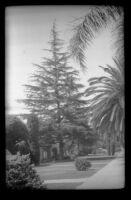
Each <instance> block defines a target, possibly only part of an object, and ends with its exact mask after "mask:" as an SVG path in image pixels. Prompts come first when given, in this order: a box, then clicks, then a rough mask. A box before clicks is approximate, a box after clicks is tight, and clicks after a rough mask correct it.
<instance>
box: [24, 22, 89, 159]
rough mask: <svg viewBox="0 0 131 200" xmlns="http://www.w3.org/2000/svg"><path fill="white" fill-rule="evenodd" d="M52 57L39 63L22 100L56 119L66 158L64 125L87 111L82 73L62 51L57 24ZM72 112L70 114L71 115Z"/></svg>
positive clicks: (43, 114)
mask: <svg viewBox="0 0 131 200" xmlns="http://www.w3.org/2000/svg"><path fill="white" fill-rule="evenodd" d="M49 44H50V49H46V51H49V52H50V53H51V57H50V58H47V57H44V58H43V62H42V64H41V65H38V64H35V65H34V66H35V67H36V68H37V69H38V70H37V73H34V74H33V75H32V76H31V78H32V83H33V84H28V85H27V84H26V85H25V87H26V94H27V96H26V99H24V100H22V102H24V103H25V104H26V105H27V106H28V109H29V110H30V111H31V112H33V113H35V114H38V115H39V116H41V117H42V118H43V120H48V121H49V122H50V121H51V120H53V122H54V124H55V127H54V130H55V131H54V132H55V134H56V136H57V141H58V142H59V144H60V150H61V151H60V152H61V153H60V155H61V158H62V157H63V135H62V131H61V126H63V123H64V122H67V121H69V117H68V115H69V113H70V115H71V116H72V117H73V118H75V115H77V114H78V111H79V112H80V109H83V108H82V107H83V105H84V104H85V100H82V99H81V97H82V96H83V92H80V89H82V88H83V87H84V86H83V85H82V84H80V83H79V78H78V75H79V73H78V71H76V70H74V69H73V67H71V66H69V65H68V60H69V55H68V53H67V52H62V48H63V45H64V41H63V40H61V39H59V37H58V32H57V31H56V25H55V23H54V24H53V28H52V30H51V40H50V41H49ZM67 113H68V114H67Z"/></svg>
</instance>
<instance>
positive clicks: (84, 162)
mask: <svg viewBox="0 0 131 200" xmlns="http://www.w3.org/2000/svg"><path fill="white" fill-rule="evenodd" d="M75 166H76V169H77V170H79V171H87V170H88V169H89V168H90V167H91V163H90V162H89V161H88V159H82V158H77V159H76V160H75Z"/></svg>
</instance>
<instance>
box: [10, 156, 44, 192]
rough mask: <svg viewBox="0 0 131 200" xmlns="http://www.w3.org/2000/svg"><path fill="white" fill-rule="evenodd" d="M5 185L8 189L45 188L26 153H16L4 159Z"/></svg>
mask: <svg viewBox="0 0 131 200" xmlns="http://www.w3.org/2000/svg"><path fill="white" fill-rule="evenodd" d="M6 186H7V188H9V189H18V190H21V189H45V185H43V183H42V182H41V180H40V177H39V176H38V175H37V173H36V171H35V170H34V169H33V168H32V166H31V164H30V158H29V154H28V155H22V156H20V154H17V155H15V156H11V157H10V158H9V157H8V159H6Z"/></svg>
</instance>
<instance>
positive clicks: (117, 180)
mask: <svg viewBox="0 0 131 200" xmlns="http://www.w3.org/2000/svg"><path fill="white" fill-rule="evenodd" d="M124 168H125V166H124V155H123V156H122V155H119V156H118V158H116V159H115V160H113V161H111V162H110V163H109V164H107V165H106V166H105V167H104V168H102V169H101V170H99V171H98V172H97V173H96V174H94V175H93V176H91V177H89V178H87V179H86V181H85V182H84V183H83V184H81V185H80V186H78V187H77V188H76V189H121V188H123V187H124V184H125V177H124Z"/></svg>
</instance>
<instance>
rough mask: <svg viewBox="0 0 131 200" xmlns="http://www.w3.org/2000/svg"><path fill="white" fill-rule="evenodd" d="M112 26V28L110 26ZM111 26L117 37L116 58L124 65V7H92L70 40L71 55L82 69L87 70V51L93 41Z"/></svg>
mask: <svg viewBox="0 0 131 200" xmlns="http://www.w3.org/2000/svg"><path fill="white" fill-rule="evenodd" d="M111 24H112V26H110V25H111ZM108 26H110V28H111V30H112V36H113V37H114V36H115V42H114V47H116V55H115V57H116V58H117V59H118V60H119V59H121V61H122V62H123V64H124V56H123V55H124V40H123V38H124V30H123V29H124V12H123V8H122V7H115V6H91V7H90V8H89V11H88V13H87V15H86V16H85V17H84V19H83V21H82V22H81V23H79V24H77V25H75V27H74V28H73V29H74V35H73V37H72V38H71V40H70V46H69V48H70V51H71V55H72V56H73V57H75V58H76V60H77V61H78V62H79V63H80V65H81V67H83V68H85V67H86V66H85V49H86V50H87V49H88V47H90V45H91V42H92V40H93V39H94V38H95V37H97V34H98V33H99V31H100V30H102V29H103V28H106V27H108Z"/></svg>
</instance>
